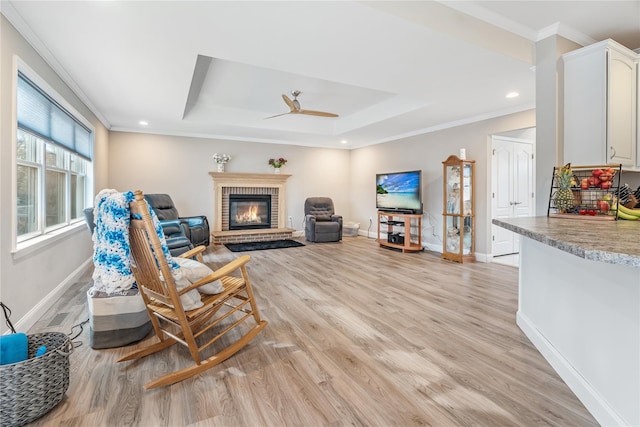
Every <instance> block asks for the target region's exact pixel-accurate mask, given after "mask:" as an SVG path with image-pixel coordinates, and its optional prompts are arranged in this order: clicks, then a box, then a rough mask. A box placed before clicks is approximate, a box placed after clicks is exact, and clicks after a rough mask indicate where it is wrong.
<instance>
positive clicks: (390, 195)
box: [376, 170, 422, 214]
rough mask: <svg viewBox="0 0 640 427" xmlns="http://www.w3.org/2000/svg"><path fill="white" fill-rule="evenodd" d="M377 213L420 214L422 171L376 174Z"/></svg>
mask: <svg viewBox="0 0 640 427" xmlns="http://www.w3.org/2000/svg"><path fill="white" fill-rule="evenodd" d="M376 208H377V209H378V210H379V211H386V212H403V213H414V214H418V213H422V171H420V170H417V171H406V172H393V173H379V174H376Z"/></svg>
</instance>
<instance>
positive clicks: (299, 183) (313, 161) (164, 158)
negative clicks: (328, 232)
mask: <svg viewBox="0 0 640 427" xmlns="http://www.w3.org/2000/svg"><path fill="white" fill-rule="evenodd" d="M214 153H226V154H229V155H231V157H232V159H231V161H230V162H229V163H227V164H226V168H225V170H226V171H227V172H246V173H273V168H271V167H270V166H269V165H268V164H267V161H268V160H269V159H270V158H277V157H284V158H285V159H287V161H288V162H287V164H286V165H285V166H283V167H282V169H281V173H283V174H290V175H292V176H291V177H290V178H289V180H288V181H287V198H288V200H287V214H288V215H289V216H293V222H294V224H293V227H292V228H295V229H296V230H302V229H303V225H302V220H303V218H304V200H305V199H306V198H307V197H313V196H327V197H331V198H332V199H333V202H334V204H335V208H336V212H337V213H340V214H342V215H343V216H344V217H345V218H348V217H349V215H350V211H349V209H350V199H349V191H350V188H349V158H350V152H349V151H348V150H342V149H322V148H310V147H300V146H293V145H278V144H261V143H255V142H242V141H223V140H215V139H206V138H185V137H176V136H163V135H149V134H138V133H125V132H112V133H111V136H110V141H109V159H110V162H109V164H110V168H109V177H110V179H109V185H110V186H111V187H112V188H116V189H117V190H119V191H128V190H142V191H143V192H144V193H167V194H169V195H170V196H171V198H172V199H173V201H174V203H175V204H176V207H177V208H178V212H180V215H182V216H189V215H207V217H208V218H209V223H213V181H212V179H211V176H210V175H209V172H212V171H215V170H216V164H215V163H214V162H213V160H212V156H213V154H214ZM134 162H135V164H134ZM287 225H290V224H287Z"/></svg>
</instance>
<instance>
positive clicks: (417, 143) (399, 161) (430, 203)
mask: <svg viewBox="0 0 640 427" xmlns="http://www.w3.org/2000/svg"><path fill="white" fill-rule="evenodd" d="M533 126H535V111H534V110H529V111H524V112H521V113H516V114H510V115H507V116H503V117H498V118H495V119H489V120H484V121H481V122H476V123H472V124H468V125H464V126H458V127H455V128H451V129H446V130H442V131H438V132H433V133H429V134H425V135H418V136H414V137H411V138H407V139H403V140H400V141H394V142H388V143H386V144H379V145H373V146H370V147H366V148H360V149H356V150H353V151H352V152H351V218H352V220H353V221H355V222H359V223H360V230H363V229H364V230H366V229H367V228H368V226H369V217H373V224H372V226H371V232H372V233H376V232H377V224H376V218H377V217H376V202H375V175H376V173H381V172H394V171H404V170H414V169H421V170H422V180H423V183H422V199H423V205H424V216H423V221H422V223H423V237H422V239H423V245H424V244H426V245H428V247H429V248H432V249H433V248H439V249H440V250H442V209H443V208H442V203H443V201H442V197H443V195H442V188H443V184H442V162H443V161H444V160H446V158H447V157H449V156H450V155H451V154H455V155H456V156H457V155H458V154H459V152H460V148H465V149H466V156H467V159H468V160H475V161H476V166H475V172H476V180H475V183H476V201H477V203H476V206H475V208H476V229H477V235H476V252H477V253H479V254H488V253H490V247H489V243H490V242H489V241H488V238H487V234H488V233H487V231H488V230H490V227H489V223H490V220H491V217H490V212H489V211H488V207H490V205H488V201H489V198H488V192H489V187H488V185H489V176H490V175H489V172H490V170H489V168H490V166H491V158H490V157H489V147H490V135H492V134H495V133H500V132H505V131H509V130H513V129H523V128H528V127H533Z"/></svg>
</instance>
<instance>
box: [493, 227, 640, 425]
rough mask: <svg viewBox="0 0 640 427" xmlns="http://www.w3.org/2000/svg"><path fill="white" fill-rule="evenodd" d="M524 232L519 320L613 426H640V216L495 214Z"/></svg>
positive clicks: (601, 417) (592, 407) (564, 376)
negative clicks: (599, 217) (593, 217)
mask: <svg viewBox="0 0 640 427" xmlns="http://www.w3.org/2000/svg"><path fill="white" fill-rule="evenodd" d="M493 223H494V224H495V225H497V226H499V227H503V228H505V229H507V230H510V231H513V232H515V233H518V234H520V235H521V236H522V237H521V238H520V257H519V258H520V272H519V282H518V312H517V314H516V323H517V324H518V326H519V327H520V329H522V331H523V332H524V333H525V335H526V336H527V337H528V338H529V339H530V340H531V342H532V343H533V345H535V346H536V348H537V349H538V351H540V353H541V354H542V355H543V356H544V358H545V359H546V360H547V361H548V362H549V364H550V365H551V366H553V368H554V369H555V370H556V372H557V373H558V375H560V377H561V378H562V379H563V380H564V382H565V383H566V384H567V385H568V386H569V388H570V389H571V390H572V391H573V392H574V393H575V395H576V396H577V397H578V398H579V399H580V401H581V402H582V403H583V404H584V406H585V408H587V410H589V412H591V414H592V415H593V416H594V417H595V419H596V420H597V421H598V422H599V423H600V424H601V425H606V426H640V405H638V402H640V363H638V362H639V361H640V222H638V221H625V220H618V221H604V220H582V219H565V218H547V217H529V218H508V219H499V220H498V219H494V220H493Z"/></svg>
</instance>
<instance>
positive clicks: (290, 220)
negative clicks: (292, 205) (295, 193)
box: [289, 216, 293, 227]
mask: <svg viewBox="0 0 640 427" xmlns="http://www.w3.org/2000/svg"><path fill="white" fill-rule="evenodd" d="M289 225H290V226H292V227H293V217H292V216H289Z"/></svg>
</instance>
